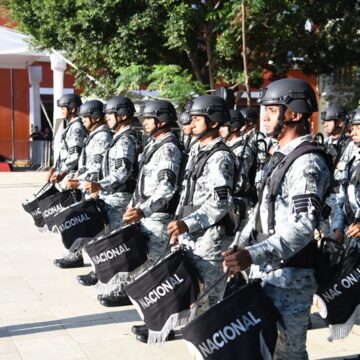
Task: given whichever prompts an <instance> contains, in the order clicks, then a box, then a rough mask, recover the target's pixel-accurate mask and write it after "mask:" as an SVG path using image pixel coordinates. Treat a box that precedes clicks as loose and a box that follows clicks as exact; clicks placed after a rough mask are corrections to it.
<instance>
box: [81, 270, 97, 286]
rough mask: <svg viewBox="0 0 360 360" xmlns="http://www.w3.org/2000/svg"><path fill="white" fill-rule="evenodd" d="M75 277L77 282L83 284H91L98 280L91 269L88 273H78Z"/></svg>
mask: <svg viewBox="0 0 360 360" xmlns="http://www.w3.org/2000/svg"><path fill="white" fill-rule="evenodd" d="M76 279H77V281H78V282H79V284H80V285H83V286H92V285H95V284H96V283H97V282H98V277H97V275H96V274H95V273H94V272H93V271H90V272H89V273H88V274H85V275H78V276H77V277H76Z"/></svg>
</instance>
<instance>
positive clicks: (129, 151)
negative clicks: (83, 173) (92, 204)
mask: <svg viewBox="0 0 360 360" xmlns="http://www.w3.org/2000/svg"><path fill="white" fill-rule="evenodd" d="M105 113H106V122H107V124H108V126H109V127H110V129H111V130H113V131H114V132H115V133H114V137H113V140H112V142H111V144H110V146H109V147H108V149H107V151H106V153H105V155H104V159H103V163H102V168H101V172H100V177H99V180H98V181H93V182H86V183H85V184H84V189H85V190H86V191H87V192H88V193H89V194H91V196H93V197H99V198H100V199H102V200H104V201H105V211H106V214H107V217H108V219H109V230H110V231H111V230H113V229H115V228H117V227H120V226H122V224H123V215H124V212H125V210H126V207H127V206H128V204H129V202H130V200H131V197H132V195H133V192H134V190H135V186H136V175H137V174H136V173H137V170H136V169H137V156H138V154H137V134H136V132H135V130H133V129H132V127H131V125H130V124H131V122H132V118H133V115H134V113H135V107H134V104H133V103H132V101H131V100H130V99H129V98H127V97H125V96H115V97H113V98H111V99H109V101H108V102H107V104H106V106H105ZM96 279H97V278H96V277H95V276H94V274H88V276H87V275H85V276H79V277H78V280H79V282H80V283H82V284H83V285H92V284H93V283H96ZM122 290H123V286H122V284H119V286H118V287H116V288H114V289H112V291H111V293H110V294H107V293H106V294H105V292H103V291H102V290H101V289H98V293H99V295H100V296H98V299H99V301H100V303H101V304H102V305H104V306H119V305H128V304H129V301H128V298H127V296H124V294H123V292H122ZM105 295H106V296H105Z"/></svg>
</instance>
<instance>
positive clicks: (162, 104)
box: [141, 100, 177, 124]
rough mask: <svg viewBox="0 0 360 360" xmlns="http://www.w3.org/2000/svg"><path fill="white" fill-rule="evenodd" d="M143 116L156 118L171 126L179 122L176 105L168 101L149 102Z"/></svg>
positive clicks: (142, 113)
mask: <svg viewBox="0 0 360 360" xmlns="http://www.w3.org/2000/svg"><path fill="white" fill-rule="evenodd" d="M141 116H142V117H143V118H147V117H148V118H149V117H150V118H155V119H157V120H159V121H161V122H166V123H169V124H172V123H175V122H176V120H177V115H176V111H175V108H174V105H173V104H172V103H171V102H169V101H166V100H153V101H149V102H147V103H146V104H145V106H144V108H143V109H142V112H141Z"/></svg>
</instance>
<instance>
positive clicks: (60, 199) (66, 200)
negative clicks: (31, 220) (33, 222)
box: [39, 189, 82, 231]
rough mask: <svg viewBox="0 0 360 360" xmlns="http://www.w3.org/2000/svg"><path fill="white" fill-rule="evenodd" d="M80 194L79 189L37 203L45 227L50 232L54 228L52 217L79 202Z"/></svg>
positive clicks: (63, 192)
mask: <svg viewBox="0 0 360 360" xmlns="http://www.w3.org/2000/svg"><path fill="white" fill-rule="evenodd" d="M81 199H82V192H81V190H79V189H73V190H70V189H69V190H65V191H61V192H59V193H56V194H54V195H51V196H48V197H46V198H45V199H42V200H40V201H39V208H40V211H41V215H42V217H43V219H44V222H45V225H47V227H48V229H49V230H50V231H51V230H52V228H53V226H54V221H53V220H54V216H55V215H56V214H57V213H59V212H60V211H62V210H64V209H65V208H67V207H68V206H70V205H72V204H75V203H77V202H79V201H80V200H81Z"/></svg>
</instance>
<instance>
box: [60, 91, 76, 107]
mask: <svg viewBox="0 0 360 360" xmlns="http://www.w3.org/2000/svg"><path fill="white" fill-rule="evenodd" d="M81 104H82V101H81V99H80V97H79V96H78V95H76V94H65V95H63V96H62V97H61V98H60V99H58V101H57V106H58V107H67V108H79V107H80V106H81Z"/></svg>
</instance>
